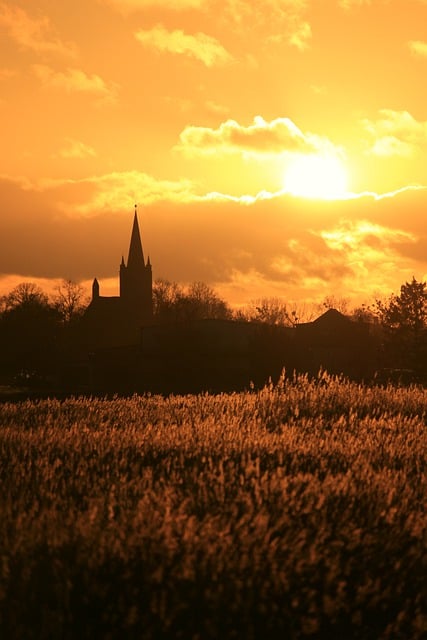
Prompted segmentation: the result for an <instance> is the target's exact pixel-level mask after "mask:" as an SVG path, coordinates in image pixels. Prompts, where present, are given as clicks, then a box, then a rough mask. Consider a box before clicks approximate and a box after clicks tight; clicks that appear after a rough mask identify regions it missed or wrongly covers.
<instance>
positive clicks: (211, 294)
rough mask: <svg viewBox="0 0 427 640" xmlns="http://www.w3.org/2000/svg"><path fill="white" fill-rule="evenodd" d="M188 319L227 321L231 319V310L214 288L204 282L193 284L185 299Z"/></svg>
mask: <svg viewBox="0 0 427 640" xmlns="http://www.w3.org/2000/svg"><path fill="white" fill-rule="evenodd" d="M183 302H184V306H185V307H186V315H187V317H191V318H193V319H206V318H212V319H215V320H226V319H228V318H231V310H230V308H229V306H228V304H227V303H226V302H225V300H222V298H220V297H219V296H218V294H217V293H216V291H215V290H214V289H212V287H210V286H209V285H207V284H206V283H204V282H193V283H192V284H190V286H189V287H188V290H187V293H186V295H185V297H184V299H183Z"/></svg>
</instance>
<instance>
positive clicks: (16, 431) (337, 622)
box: [0, 374, 427, 640]
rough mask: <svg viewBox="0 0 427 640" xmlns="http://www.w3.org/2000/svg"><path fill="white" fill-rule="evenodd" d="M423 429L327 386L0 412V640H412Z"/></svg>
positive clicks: (403, 401)
mask: <svg viewBox="0 0 427 640" xmlns="http://www.w3.org/2000/svg"><path fill="white" fill-rule="evenodd" d="M426 412H427V394H426V392H425V391H424V390H422V389H418V388H415V387H411V388H406V389H404V388H393V387H391V386H389V387H377V388H374V387H370V388H368V387H364V386H362V385H356V384H354V383H350V382H347V381H345V380H343V379H340V378H333V377H330V376H328V375H327V374H320V375H319V377H317V378H316V379H313V380H309V379H308V378H307V377H304V376H300V377H295V378H292V379H286V378H283V379H282V380H281V381H279V383H278V384H275V385H273V384H271V385H270V386H267V387H265V388H264V389H262V390H260V391H257V392H255V391H254V392H248V393H240V394H229V395H227V394H220V395H216V396H210V395H207V394H205V395H198V396H171V397H168V398H162V397H159V396H134V397H133V398H131V399H119V398H115V399H113V400H107V399H103V400H99V399H79V398H71V399H68V400H65V401H62V402H61V401H58V400H44V401H37V402H30V401H26V402H21V403H16V404H13V403H5V404H3V405H1V408H0V483H1V484H0V486H1V487H2V490H1V494H0V496H1V497H0V562H1V564H0V576H1V580H0V634H1V637H2V638H14V639H20V638H37V639H43V638H50V639H51V638H61V639H62V638H63V639H68V638H70V639H71V638H77V637H79V638H144V639H152V638H185V639H187V638H203V639H209V638H245V639H246V638H248V639H250V638H281V639H284V638H287V639H294V638H306V637H313V638H319V637H322V638H328V639H333V638H335V639H338V638H339V639H346V640H351V639H352V638H361V639H362V638H363V639H364V640H369V639H375V640H378V639H381V638H413V639H421V638H425V637H426V629H427V604H426V603H427V578H426V576H427V554H426V549H427V515H426V510H425V505H426V503H427V483H426V479H427V476H426V462H427V460H426V457H427V430H426V424H425V423H426Z"/></svg>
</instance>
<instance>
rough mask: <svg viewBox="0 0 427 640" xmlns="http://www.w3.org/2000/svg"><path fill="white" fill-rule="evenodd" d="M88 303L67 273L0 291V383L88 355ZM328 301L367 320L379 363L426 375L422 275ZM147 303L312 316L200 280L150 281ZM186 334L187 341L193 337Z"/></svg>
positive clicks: (282, 323) (209, 315) (160, 319)
mask: <svg viewBox="0 0 427 640" xmlns="http://www.w3.org/2000/svg"><path fill="white" fill-rule="evenodd" d="M88 304H89V300H88V298H86V296H85V291H84V289H83V288H82V287H81V286H80V285H79V284H76V283H73V282H72V281H70V280H65V281H63V283H62V284H61V285H60V286H58V287H57V288H56V290H55V292H54V294H53V295H52V296H51V297H50V298H49V297H48V296H47V295H46V293H45V292H44V291H43V290H42V289H41V288H40V287H38V286H37V285H35V284H34V283H31V282H25V283H21V284H19V285H18V286H17V287H15V288H14V289H13V290H12V291H11V292H10V293H9V294H7V295H5V296H3V297H1V298H0V377H1V378H0V382H3V383H7V384H11V383H20V384H22V383H25V384H31V383H34V384H37V385H39V384H41V383H44V384H46V385H47V386H49V385H50V384H52V380H55V379H57V378H58V371H59V370H60V369H61V367H62V366H63V364H64V362H68V361H69V360H70V359H72V358H73V357H74V358H75V356H76V353H79V350H80V352H81V354H83V355H86V356H87V355H88V353H89V350H90V345H89V346H88V345H87V344H86V343H85V342H84V340H83V339H82V335H83V329H84V319H85V310H86V308H87V306H88ZM330 308H338V310H339V311H340V312H341V313H344V315H346V316H349V317H351V318H352V320H353V321H354V322H355V323H361V324H364V325H369V326H370V327H371V329H372V331H371V330H370V335H374V336H375V345H376V349H377V351H378V363H379V364H378V368H379V369H380V370H382V371H383V372H384V371H385V372H387V371H389V372H390V375H392V372H394V373H395V374H396V375H401V376H404V375H406V374H407V376H408V378H409V379H411V380H419V381H425V380H426V379H427V290H426V283H425V282H419V281H417V280H416V279H415V278H413V279H412V281H411V282H406V283H404V284H403V285H402V286H401V288H400V292H399V293H398V294H393V295H391V296H390V297H389V298H387V299H383V300H379V299H377V300H375V301H374V302H373V303H372V304H370V305H366V306H362V307H359V308H357V309H354V310H353V311H352V312H351V313H349V310H348V301H346V300H345V299H336V298H334V297H328V298H325V300H324V301H323V302H322V303H321V304H320V305H319V307H318V309H317V311H318V312H321V311H325V310H327V309H330ZM153 309H154V320H153V323H154V325H157V326H159V327H165V326H167V325H174V326H181V327H185V326H188V327H191V326H194V322H197V321H200V320H217V321H238V322H239V323H240V325H241V326H243V324H244V323H256V324H259V325H272V326H276V327H277V326H279V327H289V328H296V327H298V326H301V325H304V326H309V325H311V324H313V323H312V322H311V321H312V320H313V319H314V317H315V311H314V310H313V309H309V308H308V307H306V306H305V305H299V306H298V307H297V306H296V305H294V304H288V303H286V302H284V301H283V300H281V299H279V298H263V299H260V300H255V301H252V302H251V303H249V304H248V305H247V306H246V307H245V308H243V309H239V310H238V311H236V310H232V309H231V307H230V306H229V305H228V303H227V302H226V301H225V300H223V299H222V298H221V297H220V296H219V295H218V294H217V293H216V292H215V291H214V289H212V288H211V287H210V286H208V285H207V284H205V283H203V282H195V283H192V284H191V285H189V286H188V287H183V286H181V285H179V284H177V283H175V282H170V281H168V280H164V279H160V280H157V281H156V282H155V283H154V286H153ZM242 323H243V324H242ZM175 334H176V335H181V334H180V333H179V332H178V333H177V332H175ZM175 334H174V335H175ZM162 335H166V334H162ZM171 335H172V334H171ZM299 335H303V334H302V333H300V334H299ZM169 338H170V336H169ZM188 339H189V340H190V344H191V343H192V340H191V337H190V338H188ZM193 346H194V345H193ZM273 348H274V345H273ZM328 348H329V347H328ZM85 350H86V352H87V353H86V354H84V352H85ZM193 350H194V349H193ZM207 353H208V352H207ZM320 364H322V363H320ZM399 372H400V373H399ZM405 372H406V374H405ZM343 373H344V374H345V373H346V372H345V371H343Z"/></svg>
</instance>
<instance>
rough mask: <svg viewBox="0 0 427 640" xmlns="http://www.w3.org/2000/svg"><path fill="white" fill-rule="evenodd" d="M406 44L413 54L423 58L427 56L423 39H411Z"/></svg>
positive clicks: (426, 43) (426, 47)
mask: <svg viewBox="0 0 427 640" xmlns="http://www.w3.org/2000/svg"><path fill="white" fill-rule="evenodd" d="M408 46H409V48H410V50H411V51H412V53H413V54H415V55H417V56H421V57H424V58H426V57H427V42H424V41H423V40H411V41H410V42H408Z"/></svg>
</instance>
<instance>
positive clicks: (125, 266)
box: [83, 205, 153, 348]
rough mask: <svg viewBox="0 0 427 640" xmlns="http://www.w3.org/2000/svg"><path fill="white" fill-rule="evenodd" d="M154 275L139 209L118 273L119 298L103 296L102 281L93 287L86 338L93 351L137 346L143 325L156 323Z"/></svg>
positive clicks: (87, 315)
mask: <svg viewBox="0 0 427 640" xmlns="http://www.w3.org/2000/svg"><path fill="white" fill-rule="evenodd" d="M152 293H153V275H152V268H151V262H150V258H149V257H148V259H147V261H145V258H144V251H143V248H142V242H141V234H140V230H139V223H138V213H137V206H136V205H135V213H134V219H133V227H132V233H131V238H130V245H129V254H128V259H127V262H125V259H124V256H122V261H121V264H120V271H119V295H118V296H102V295H101V294H100V287H99V282H98V280H97V279H96V278H95V279H94V281H93V284H92V300H91V302H90V304H89V306H88V308H87V310H86V313H85V316H84V322H83V324H84V326H85V335H86V341H87V344H88V346H90V347H91V348H102V347H119V346H126V345H132V344H138V343H139V341H140V332H141V328H142V327H143V326H147V325H149V324H151V323H152V320H153V295H152Z"/></svg>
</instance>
